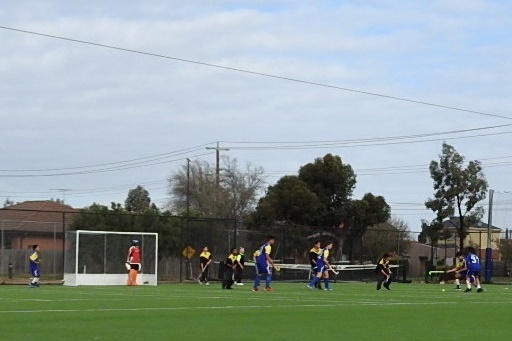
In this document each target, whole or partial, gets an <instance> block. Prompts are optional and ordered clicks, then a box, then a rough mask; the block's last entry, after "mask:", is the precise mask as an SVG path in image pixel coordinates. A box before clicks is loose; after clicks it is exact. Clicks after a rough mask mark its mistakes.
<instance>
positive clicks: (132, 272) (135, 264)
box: [126, 239, 141, 286]
mask: <svg viewBox="0 0 512 341" xmlns="http://www.w3.org/2000/svg"><path fill="white" fill-rule="evenodd" d="M140 260H141V252H140V248H139V241H138V240H137V239H134V240H132V246H130V248H129V249H128V257H127V258H126V268H127V269H128V282H127V284H128V285H130V286H132V285H137V275H138V273H139V271H140V270H141V264H140Z"/></svg>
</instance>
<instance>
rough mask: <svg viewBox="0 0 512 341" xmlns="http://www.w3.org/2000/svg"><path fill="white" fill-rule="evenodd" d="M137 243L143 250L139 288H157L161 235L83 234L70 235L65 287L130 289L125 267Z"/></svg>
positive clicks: (67, 237)
mask: <svg viewBox="0 0 512 341" xmlns="http://www.w3.org/2000/svg"><path fill="white" fill-rule="evenodd" d="M134 239H137V240H139V245H140V250H141V271H140V272H139V276H138V279H137V284H146V285H157V266H158V234H157V233H146V232H107V231H82V230H77V231H68V232H66V247H65V251H64V285H69V286H77V285H126V282H127V277H128V274H127V270H126V267H125V263H126V258H127V255H128V249H129V248H130V246H131V243H132V240H134Z"/></svg>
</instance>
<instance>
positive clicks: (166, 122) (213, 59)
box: [0, 1, 512, 224]
mask: <svg viewBox="0 0 512 341" xmlns="http://www.w3.org/2000/svg"><path fill="white" fill-rule="evenodd" d="M120 4H123V6H119V5H120ZM510 9H511V8H510V5H507V4H497V3H493V4H492V5H491V4H489V2H482V1H471V2H467V1H464V2H454V1H450V2H435V3H420V2H410V1H379V2H378V3H376V2H374V1H352V2H343V3H339V2H329V1H324V2H318V3H316V2H315V4H314V5H313V4H311V2H308V1H293V2H292V1H288V2H280V3H279V4H277V5H276V4H275V2H270V1H247V2H244V6H243V7H240V5H239V4H238V2H233V1H222V2H215V3H214V2H211V3H208V4H203V5H202V6H201V7H198V6H194V5H191V4H189V3H183V2H177V1H173V2H168V1H155V2H151V4H143V3H140V2H135V1H131V2H130V1H123V2H108V3H104V2H99V1H98V2H88V3H87V4H77V3H73V5H72V6H71V5H70V4H69V3H68V2H65V1H35V2H30V3H23V4H20V3H19V2H14V1H7V3H6V5H5V6H3V8H2V9H0V16H1V17H4V18H9V20H8V21H6V22H2V23H1V24H2V25H6V26H13V27H18V28H21V29H27V30H34V31H38V32H43V33H48V34H55V35H59V36H64V37H70V38H76V39H83V40H87V41H94V42H98V43H102V44H111V45H115V46H121V47H126V48H131V49H136V50H142V51H147V52H152V53H157V54H163V55H169V56H174V57H178V58H185V59H193V60H198V61H203V62H207V63H215V64H219V65H226V66H230V67H236V68H242V69H248V70H254V71H257V72H263V73H271V74H276V75H282V76H285V77H292V78H300V79H304V80H311V81H315V82H320V83H327V84H332V85H337V86H342V87H350V88H355V89H361V90H365V91H370V92H379V93H383V94H389V95H398V96H400V97H409V98H413V99H418V100H424V101H429V102H437V103H440V104H446V105H451V106H460V107H464V108H468V109H472V110H481V111H488V112H495V113H498V114H503V115H510V114H509V113H510V112H511V110H510V109H511V104H510V103H509V101H508V94H509V93H510V90H511V82H510V80H509V78H510V77H508V75H509V74H510V70H511V69H512V62H510V60H509V58H508V56H509V55H510V52H511V51H510V50H511V47H510V46H511V45H510V42H509V40H508V37H507V35H506V34H505V33H504V32H509V31H510V29H511V27H510V25H511V24H510V22H509V20H508V15H507V14H508V13H510ZM7 14H8V15H7ZM0 39H1V41H2V46H1V47H0V49H1V52H2V53H1V54H0V77H1V78H2V80H4V82H2V83H0V119H1V120H2V126H1V127H0V131H1V132H2V137H3V138H4V143H3V145H2V146H1V147H0V151H1V152H2V155H3V162H2V165H3V166H2V168H4V169H5V168H17V169H33V168H46V167H50V166H56V167H65V166H74V165H84V164H95V163H101V162H108V161H112V160H114V161H116V160H122V159H131V158H134V157H139V156H145V155H151V154H157V153H160V152H164V151H168V150H176V149H180V148H186V147H189V146H192V145H197V144H201V143H205V142H211V141H217V140H222V141H226V140H227V141H247V140H263V141H300V140H335V139H349V138H352V139H357V138H364V137H382V136H391V135H406V134H414V133H424V132H434V131H446V130H454V129H460V128H468V127H476V126H488V125H492V124H496V123H502V122H504V120H498V119H491V118H486V117H483V116H476V115H470V114H464V113H460V112H454V111H449V110H442V109H439V108H434V107H425V106H419V105H413V104H410V103H404V102H397V101H393V100H389V99H382V98H376V97H370V96H365V95H361V94H356V93H351V92H343V91H340V90H334V89H328V88H321V87H314V86H311V85H306V84H300V83H294V82H289V81H284V80H277V79H272V78H265V77H261V76H255V75H249V74H243V73H237V72H233V71H227V70H221V69H214V68H208V67H205V66H201V65H195V64H188V63H183V62H178V61H173V60H166V59H161V58H155V57H149V56H143V55H137V54H130V53H127V52H121V51H115V50H109V49H104V48H99V47H93V46H88V45H82V44H78V43H72V42H65V41H59V40H52V39H50V38H44V37H37V36H31V35H26V34H21V33H15V32H12V31H6V30H0ZM449 142H453V143H454V144H455V145H456V147H457V148H458V149H460V151H461V152H462V153H463V154H467V155H468V157H470V158H482V157H486V156H503V155H506V154H507V153H508V152H507V146H509V145H510V136H508V135H504V136H495V137H492V138H491V137H489V138H478V139H468V140H459V141H449ZM440 146H441V141H436V142H431V143H424V144H412V145H392V146H373V147H364V148H363V147H359V148H345V149H342V148H333V149H331V150H319V149H312V150H302V151H286V150H284V151H257V152H247V151H244V152H242V151H237V150H231V151H229V153H230V155H233V156H237V157H239V158H241V159H243V160H249V161H252V162H253V163H255V164H259V165H262V166H264V167H265V168H266V169H267V170H286V171H290V170H291V171H294V170H296V169H298V167H299V166H300V165H302V164H304V163H307V162H310V161H312V160H313V159H314V158H315V157H318V156H321V155H323V154H324V153H327V152H333V153H337V154H340V155H341V156H342V158H343V159H344V160H346V161H347V162H349V163H351V164H352V165H353V166H354V168H356V169H357V168H375V167H380V166H395V165H410V164H428V162H429V161H430V160H431V159H433V158H436V157H437V154H438V153H439V151H440ZM211 159H212V160H213V155H212V156H211ZM177 166H178V164H177V163H169V164H166V165H161V166H153V167H149V168H146V169H134V170H129V171H128V170H127V171H122V172H119V173H116V174H96V175H94V176H78V177H64V178H48V179H40V178H37V179H23V180H22V181H21V180H20V179H6V178H0V196H11V197H14V195H12V194H10V193H16V192H20V191H27V192H30V191H33V192H45V191H48V189H49V188H60V187H69V188H76V189H80V188H84V180H85V182H87V187H88V188H94V187H97V188H105V187H109V186H112V185H122V184H130V183H133V184H134V185H136V184H137V183H145V182H151V181H155V180H162V181H163V180H164V179H165V178H166V176H167V175H168V174H169V172H170V171H171V170H173V169H176V167H177ZM489 174H490V175H489V180H490V181H491V183H492V185H493V186H494V187H495V188H499V187H505V186H507V185H508V182H507V180H506V178H505V176H503V175H502V173H501V172H499V171H497V170H496V169H492V170H491V171H489ZM272 179H273V180H276V178H272ZM358 180H359V183H358V190H357V195H361V194H362V193H364V192H367V191H371V192H374V193H376V194H384V195H385V196H386V198H387V199H388V201H390V202H403V201H410V202H419V203H421V202H423V201H424V200H425V199H426V197H428V196H429V195H430V193H431V181H430V179H429V178H428V174H427V173H426V172H425V173H412V174H406V175H396V174H394V175H385V174H383V175H372V176H370V175H368V176H360V177H359V178H358ZM57 185H58V186H57ZM164 185H165V182H163V185H153V186H155V187H154V188H157V190H156V192H155V193H151V194H152V196H153V197H165V190H163V189H162V188H163V186H164ZM127 190H128V188H126V190H122V191H119V193H109V194H107V195H102V196H100V194H101V193H97V194H98V196H89V197H87V196H83V197H82V196H78V195H76V196H75V197H74V196H73V194H72V192H71V193H68V196H67V197H68V200H69V202H70V203H72V204H75V205H85V204H88V203H90V202H91V201H98V200H99V201H104V202H107V203H108V202H110V201H122V200H123V199H124V197H125V195H126V192H127ZM47 196H49V195H47ZM54 196H55V195H54ZM16 200H17V199H16ZM400 212H402V213H404V212H405V213H410V212H408V211H397V212H396V214H397V215H400ZM425 216H428V213H425V214H423V215H422V214H420V213H418V216H404V217H407V219H408V221H409V222H410V223H411V224H415V223H417V222H418V221H419V218H420V217H425Z"/></svg>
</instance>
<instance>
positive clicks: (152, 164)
mask: <svg viewBox="0 0 512 341" xmlns="http://www.w3.org/2000/svg"><path fill="white" fill-rule="evenodd" d="M209 154H210V153H202V154H196V155H192V156H189V157H190V158H195V157H200V156H204V155H209ZM186 159H187V158H186V157H185V158H179V159H173V160H165V161H160V162H151V163H144V164H134V165H129V166H126V165H124V166H115V167H107V168H100V169H93V170H85V171H76V172H62V173H43V174H0V178H37V177H54V176H68V175H84V174H96V173H105V172H113V171H120V170H127V169H134V168H142V167H148V166H155V165H161V164H165V163H171V162H177V161H183V160H186Z"/></svg>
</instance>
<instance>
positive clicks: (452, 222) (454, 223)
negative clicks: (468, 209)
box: [443, 217, 501, 231]
mask: <svg viewBox="0 0 512 341" xmlns="http://www.w3.org/2000/svg"><path fill="white" fill-rule="evenodd" d="M443 226H444V227H445V228H446V229H454V228H459V226H460V225H459V217H451V218H450V219H448V220H445V221H443ZM487 226H488V224H486V223H483V222H478V223H476V224H473V225H471V226H467V227H468V228H470V229H482V230H487ZM491 229H493V230H496V231H501V229H500V228H499V227H496V226H494V225H493V226H491Z"/></svg>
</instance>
